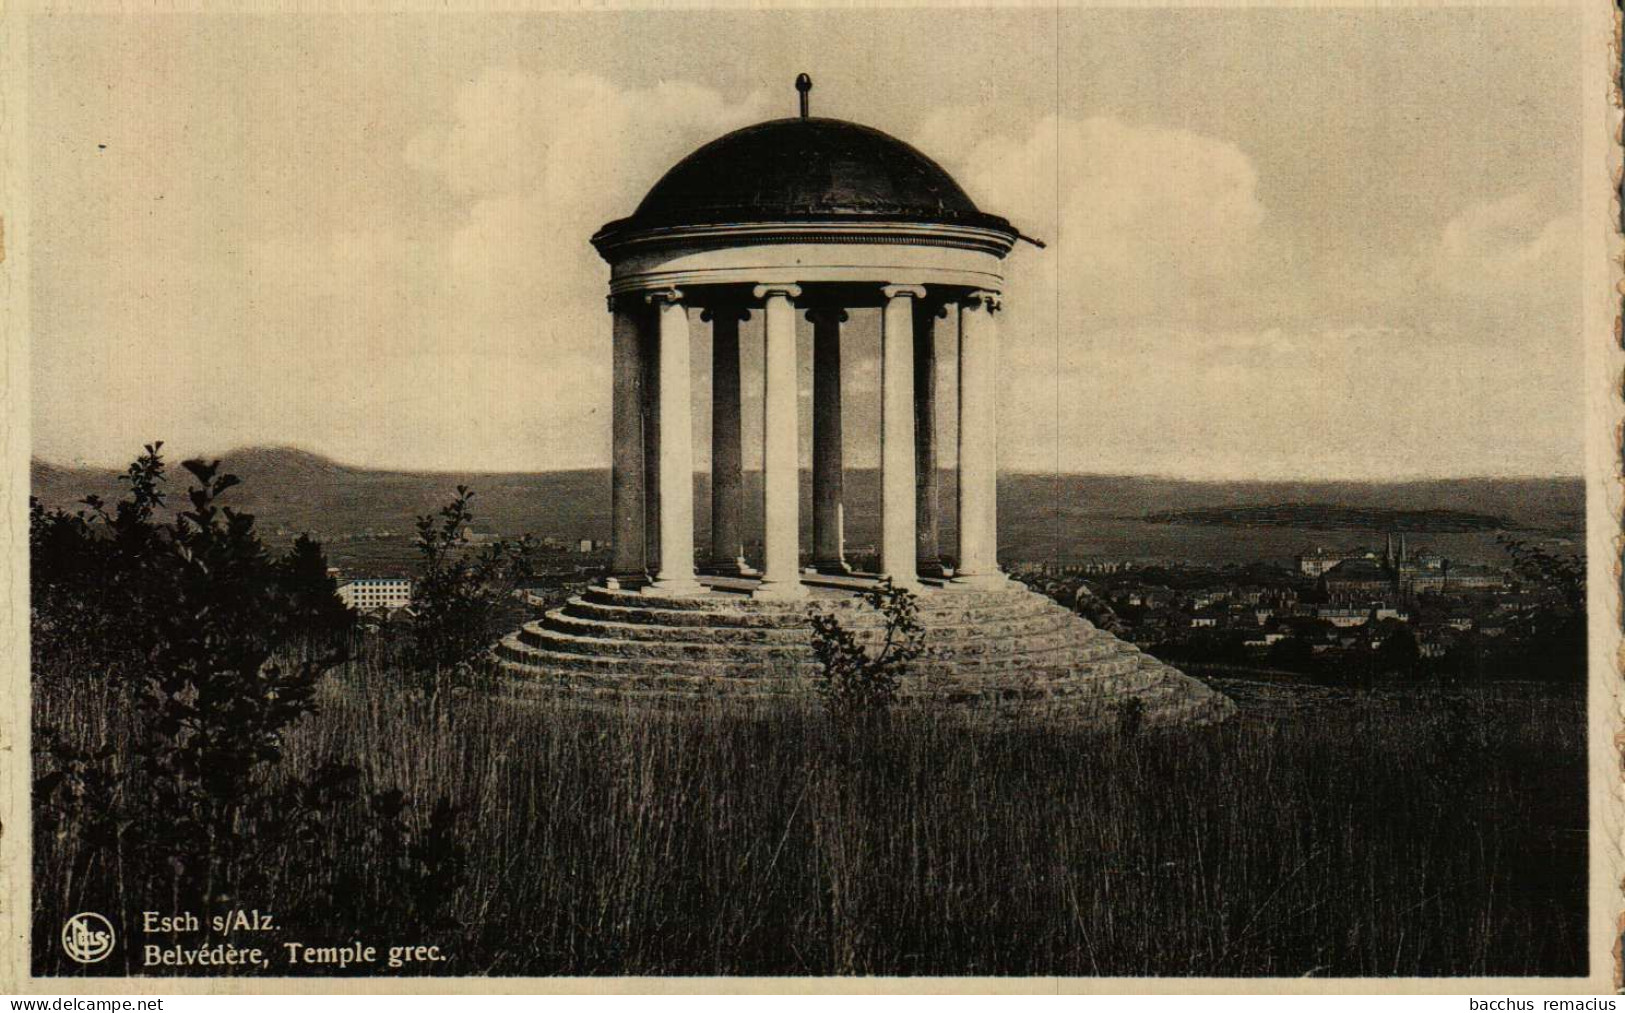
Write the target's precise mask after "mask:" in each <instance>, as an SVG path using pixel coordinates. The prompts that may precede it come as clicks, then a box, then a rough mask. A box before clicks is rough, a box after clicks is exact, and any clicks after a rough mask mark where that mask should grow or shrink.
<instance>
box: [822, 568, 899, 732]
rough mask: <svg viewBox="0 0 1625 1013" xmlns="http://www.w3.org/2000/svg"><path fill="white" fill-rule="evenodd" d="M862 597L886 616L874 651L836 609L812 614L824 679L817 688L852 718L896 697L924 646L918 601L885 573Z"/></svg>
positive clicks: (836, 710) (880, 710) (833, 709)
mask: <svg viewBox="0 0 1625 1013" xmlns="http://www.w3.org/2000/svg"><path fill="white" fill-rule="evenodd" d="M862 600H863V602H864V603H865V604H867V605H868V606H869V607H870V608H873V609H876V610H878V611H879V612H880V614H881V615H882V616H883V617H884V619H885V637H884V639H883V640H882V642H881V644H880V649H879V651H877V652H876V653H873V654H871V653H870V652H869V651H868V649H866V648H865V647H864V646H863V644H862V643H861V642H860V641H859V639H858V637H857V635H856V634H854V633H853V632H852V631H851V630H848V629H846V628H845V627H843V626H842V625H841V622H840V620H839V619H838V618H836V616H835V615H834V614H832V613H825V614H819V615H815V616H813V620H812V623H813V653H814V654H815V655H816V656H817V658H818V664H819V666H820V668H821V670H822V671H821V678H822V680H823V681H822V682H821V683H820V685H819V692H820V693H821V694H822V695H823V698H824V701H825V703H826V704H827V705H828V706H829V709H830V712H831V713H832V714H834V715H835V716H836V717H838V718H842V719H851V718H856V717H862V716H865V715H875V714H879V713H883V712H885V711H886V710H887V708H889V707H890V706H891V704H892V702H893V701H894V700H896V698H897V681H898V678H899V677H900V676H901V675H902V674H903V671H904V669H905V668H906V667H907V666H908V664H909V663H910V662H912V661H914V660H915V659H916V658H918V657H919V656H920V655H921V654H922V653H924V650H925V633H924V629H923V628H922V627H921V626H920V620H919V599H918V598H917V597H916V596H915V595H914V593H913V592H911V591H909V590H908V589H907V588H900V587H896V586H894V585H893V584H892V581H891V578H890V577H887V578H885V579H884V580H882V581H881V582H880V583H879V584H878V585H877V586H875V587H872V588H870V589H868V590H866V591H864V592H863V594H862Z"/></svg>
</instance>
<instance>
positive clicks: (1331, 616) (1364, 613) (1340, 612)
mask: <svg viewBox="0 0 1625 1013" xmlns="http://www.w3.org/2000/svg"><path fill="white" fill-rule="evenodd" d="M1315 618H1316V619H1323V620H1325V621H1326V622H1329V623H1331V624H1332V625H1333V626H1337V627H1347V626H1364V625H1365V624H1366V623H1368V622H1370V621H1371V610H1370V609H1363V608H1343V607H1341V606H1336V605H1325V606H1322V607H1321V608H1318V609H1316V610H1315Z"/></svg>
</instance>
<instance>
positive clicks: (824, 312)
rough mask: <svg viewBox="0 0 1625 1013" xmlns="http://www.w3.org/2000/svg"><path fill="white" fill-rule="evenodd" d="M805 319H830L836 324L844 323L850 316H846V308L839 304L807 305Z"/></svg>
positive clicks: (814, 320)
mask: <svg viewBox="0 0 1625 1013" xmlns="http://www.w3.org/2000/svg"><path fill="white" fill-rule="evenodd" d="M807 319H808V320H811V321H812V322H813V323H817V322H818V321H820V320H830V321H833V322H835V323H837V324H844V323H846V322H847V320H848V319H850V318H849V317H848V316H847V312H846V310H844V309H842V308H841V307H839V306H809V307H807Z"/></svg>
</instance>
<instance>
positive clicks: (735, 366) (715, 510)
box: [704, 306, 756, 576]
mask: <svg viewBox="0 0 1625 1013" xmlns="http://www.w3.org/2000/svg"><path fill="white" fill-rule="evenodd" d="M749 317H750V311H749V310H747V309H745V308H743V307H741V306H717V307H713V308H711V309H709V310H706V311H705V314H704V319H706V320H709V321H711V569H712V570H714V571H715V572H717V573H721V574H727V575H730V576H754V575H755V574H756V571H755V570H753V569H751V568H750V567H749V566H747V565H745V540H744V535H743V534H742V532H741V531H740V527H739V510H740V501H741V500H742V499H743V497H744V487H745V476H744V460H743V456H742V451H741V447H740V435H739V434H740V426H739V322H740V321H741V320H745V319H748V318H749Z"/></svg>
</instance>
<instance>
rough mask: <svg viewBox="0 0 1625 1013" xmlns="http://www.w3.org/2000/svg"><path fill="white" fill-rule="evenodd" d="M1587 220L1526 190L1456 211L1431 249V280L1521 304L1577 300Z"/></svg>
mask: <svg viewBox="0 0 1625 1013" xmlns="http://www.w3.org/2000/svg"><path fill="white" fill-rule="evenodd" d="M1578 240H1579V221H1578V219H1576V218H1575V217H1573V216H1569V215H1562V216H1558V217H1555V218H1554V217H1551V216H1550V213H1549V212H1548V211H1546V210H1545V209H1544V208H1543V207H1542V205H1541V204H1540V202H1538V201H1537V200H1536V197H1535V195H1534V194H1533V193H1532V192H1531V191H1528V190H1522V191H1518V192H1516V193H1513V194H1510V195H1508V196H1505V197H1501V198H1499V199H1496V200H1490V201H1483V202H1479V203H1475V204H1473V205H1471V206H1469V207H1467V208H1466V209H1464V210H1463V211H1461V213H1459V214H1457V215H1456V216H1455V217H1454V218H1452V219H1450V221H1449V222H1447V223H1446V224H1445V226H1444V229H1443V230H1442V232H1441V234H1440V235H1439V238H1438V240H1437V241H1436V242H1435V243H1434V244H1433V245H1432V247H1431V248H1430V249H1429V250H1428V251H1426V253H1425V260H1424V270H1425V272H1426V276H1427V278H1428V280H1429V281H1430V282H1431V283H1432V284H1434V285H1436V286H1438V287H1439V288H1440V289H1442V290H1443V291H1445V292H1448V293H1450V294H1452V295H1456V296H1462V297H1465V298H1468V299H1473V300H1488V301H1490V302H1492V303H1493V304H1497V305H1501V306H1506V307H1515V306H1518V305H1523V306H1528V305H1530V304H1536V305H1541V306H1546V305H1550V303H1551V302H1552V300H1553V299H1554V298H1555V299H1559V300H1568V301H1571V302H1572V293H1573V291H1574V285H1575V283H1576V282H1577V281H1578V278H1579V241H1578Z"/></svg>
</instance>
